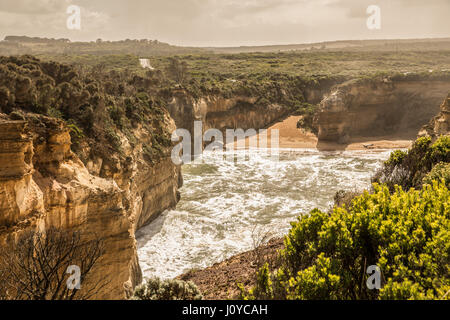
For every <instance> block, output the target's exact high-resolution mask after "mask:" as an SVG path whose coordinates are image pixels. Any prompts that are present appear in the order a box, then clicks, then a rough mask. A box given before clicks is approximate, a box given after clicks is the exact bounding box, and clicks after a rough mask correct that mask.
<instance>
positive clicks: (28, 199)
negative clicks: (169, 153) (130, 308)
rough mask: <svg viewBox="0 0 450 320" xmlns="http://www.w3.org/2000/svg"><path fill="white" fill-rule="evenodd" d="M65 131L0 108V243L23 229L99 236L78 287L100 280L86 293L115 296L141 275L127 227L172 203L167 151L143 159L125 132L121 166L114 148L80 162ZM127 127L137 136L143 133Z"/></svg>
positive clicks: (175, 180)
mask: <svg viewBox="0 0 450 320" xmlns="http://www.w3.org/2000/svg"><path fill="white" fill-rule="evenodd" d="M167 121H168V122H169V123H170V119H169V120H167ZM170 125H171V126H174V124H173V121H172V122H171V123H170ZM69 130H70V129H69V128H68V127H67V126H65V124H64V123H63V122H62V121H59V120H56V119H53V118H48V117H45V116H39V115H31V116H29V115H27V116H26V119H25V120H24V121H12V120H10V119H9V118H8V117H7V116H6V115H2V114H0V245H2V246H12V245H13V244H14V242H15V241H16V240H17V238H18V236H19V235H20V234H21V233H22V232H24V231H26V230H29V229H30V228H33V229H39V230H41V231H45V230H46V229H48V228H50V227H56V228H62V229H67V230H80V231H82V234H83V237H84V239H85V240H89V239H90V238H93V237H95V238H100V239H101V240H103V242H104V246H105V254H104V255H103V256H102V257H101V258H100V260H99V261H98V262H97V264H96V265H95V267H94V270H93V271H92V273H91V277H90V279H89V280H88V281H87V282H86V283H83V284H82V290H88V289H89V288H90V287H91V286H92V285H94V284H96V283H98V282H100V281H105V282H107V284H106V286H105V287H103V288H102V289H101V291H100V292H99V294H98V295H96V296H95V297H94V298H96V299H123V298H126V297H127V296H128V295H129V294H130V293H131V291H132V289H133V288H134V286H135V285H137V284H138V283H139V282H140V281H141V278H142V276H141V271H140V268H139V264H138V257H137V253H136V240H135V236H134V234H135V231H136V230H137V229H138V228H139V227H141V226H142V225H144V224H146V223H148V222H149V221H151V220H152V219H153V218H154V217H155V216H156V215H157V214H158V213H160V212H162V211H163V210H165V209H167V208H169V207H173V206H175V204H176V203H177V201H178V194H177V189H178V187H179V185H180V184H181V176H180V170H179V167H176V166H174V165H173V164H172V162H171V159H170V158H168V157H166V158H163V159H161V160H159V161H158V162H156V163H151V162H149V161H146V160H145V154H144V153H143V152H142V145H140V144H137V145H135V146H134V147H131V146H130V144H129V143H128V142H127V140H126V137H125V136H121V139H122V145H123V146H124V148H123V152H124V153H125V155H126V157H127V164H126V165H121V164H120V161H117V159H114V158H115V156H114V155H111V159H100V158H98V157H95V156H91V157H90V158H87V159H85V162H86V163H83V162H82V161H81V160H80V158H79V157H78V156H77V155H75V153H73V152H72V151H71V138H70V133H69ZM135 130H136V131H137V132H136V133H138V134H140V135H141V136H140V137H141V138H142V143H145V142H146V139H147V138H148V137H147V136H148V132H146V131H145V130H142V128H136V129H135ZM84 151H85V152H86V153H87V154H95V153H92V152H91V150H84ZM114 164H115V165H114Z"/></svg>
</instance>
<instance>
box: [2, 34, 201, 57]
mask: <svg viewBox="0 0 450 320" xmlns="http://www.w3.org/2000/svg"><path fill="white" fill-rule="evenodd" d="M205 52H208V51H207V50H206V49H201V48H191V47H178V46H172V45H170V44H167V43H164V42H160V41H158V40H148V39H141V40H131V39H126V40H121V41H104V40H102V39H97V40H96V41H91V42H71V41H70V40H69V39H53V38H51V39H49V38H38V37H27V36H6V37H5V39H4V40H3V41H0V55H23V54H34V55H36V54H93V55H107V54H134V55H139V56H155V55H174V54H193V53H205Z"/></svg>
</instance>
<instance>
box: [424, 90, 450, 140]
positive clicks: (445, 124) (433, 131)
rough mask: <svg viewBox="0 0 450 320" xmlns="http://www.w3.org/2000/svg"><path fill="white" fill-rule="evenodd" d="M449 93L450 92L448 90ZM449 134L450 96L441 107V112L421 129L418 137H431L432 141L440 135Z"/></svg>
mask: <svg viewBox="0 0 450 320" xmlns="http://www.w3.org/2000/svg"><path fill="white" fill-rule="evenodd" d="M449 91H450V90H449ZM449 134H450V94H449V95H448V96H447V98H446V99H445V100H444V102H443V103H442V105H441V110H440V112H439V114H438V115H437V116H435V117H434V118H433V119H431V121H430V122H429V123H428V124H426V125H425V126H423V127H422V130H421V131H420V132H419V137H421V136H426V135H428V136H431V137H432V138H433V139H436V138H438V137H439V136H441V135H449Z"/></svg>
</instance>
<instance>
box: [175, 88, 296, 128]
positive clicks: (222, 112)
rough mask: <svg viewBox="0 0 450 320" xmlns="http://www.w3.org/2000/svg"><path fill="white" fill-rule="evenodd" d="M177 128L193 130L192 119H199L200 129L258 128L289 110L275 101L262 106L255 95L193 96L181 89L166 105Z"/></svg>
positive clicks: (265, 125) (281, 116)
mask: <svg viewBox="0 0 450 320" xmlns="http://www.w3.org/2000/svg"><path fill="white" fill-rule="evenodd" d="M167 109H168V111H169V112H170V115H171V116H172V118H173V119H174V120H175V123H176V125H177V128H184V129H187V130H189V131H190V132H193V126H194V121H202V123H203V130H204V131H206V130H208V129H210V128H215V129H219V130H221V131H224V130H226V129H237V128H241V129H244V130H246V129H250V128H254V129H260V128H265V127H267V126H268V125H270V124H272V123H273V122H275V121H277V120H279V119H281V118H283V117H284V116H286V115H288V114H289V112H290V110H289V108H287V107H286V106H283V105H279V104H269V105H262V104H258V103H257V97H247V96H235V97H232V98H224V97H220V96H204V97H201V98H198V99H194V98H193V97H192V96H190V95H189V94H187V93H186V92H184V91H181V90H180V91H178V92H175V93H174V95H173V98H172V101H170V103H169V104H168V106H167Z"/></svg>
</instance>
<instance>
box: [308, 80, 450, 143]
mask: <svg viewBox="0 0 450 320" xmlns="http://www.w3.org/2000/svg"><path fill="white" fill-rule="evenodd" d="M449 90H450V80H428V79H424V80H404V79H403V80H393V79H389V78H385V79H382V80H354V81H349V82H346V83H344V84H342V85H339V86H337V87H336V88H335V89H333V90H332V91H331V93H330V94H329V95H327V96H326V97H325V98H324V99H323V100H322V102H321V103H320V107H319V111H318V113H317V114H316V116H315V119H314V123H315V126H316V127H317V129H318V138H319V140H322V141H333V142H339V143H347V142H348V141H349V140H350V139H351V138H352V137H376V136H383V135H390V136H393V135H396V134H398V135H405V134H408V132H409V133H411V134H412V137H414V136H415V132H417V131H418V130H419V128H420V127H421V126H422V125H423V124H424V123H426V122H427V121H428V120H429V119H430V118H431V117H433V116H434V115H435V114H437V113H438V111H439V109H438V106H439V103H440V102H441V101H442V100H443V99H444V97H445V96H446V95H447V93H448V91H449Z"/></svg>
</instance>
